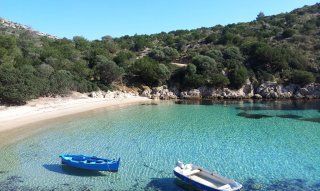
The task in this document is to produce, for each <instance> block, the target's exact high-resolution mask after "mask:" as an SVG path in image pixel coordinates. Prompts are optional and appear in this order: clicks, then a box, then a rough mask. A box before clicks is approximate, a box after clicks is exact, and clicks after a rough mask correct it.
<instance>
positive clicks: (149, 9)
mask: <svg viewBox="0 0 320 191" xmlns="http://www.w3.org/2000/svg"><path fill="white" fill-rule="evenodd" d="M317 2H320V1H319V0H318V1H317V0H0V17H2V18H5V19H8V20H11V21H14V22H18V23H21V24H25V25H28V26H31V27H32V28H34V29H36V30H38V31H41V32H45V33H48V34H52V35H55V36H58V37H60V38H62V37H67V38H72V37H73V36H83V37H85V38H87V39H90V40H93V39H100V38H101V37H103V36H106V35H110V36H112V37H120V36H123V35H134V34H153V33H159V32H162V31H164V32H169V31H172V30H177V29H195V28H200V27H212V26H214V25H217V24H221V25H226V24H231V23H237V22H247V21H252V20H254V19H255V18H256V16H257V14H258V13H259V12H260V11H262V12H264V13H265V15H273V14H278V13H283V12H289V11H291V10H293V9H295V8H299V7H302V6H304V5H313V4H315V3H317Z"/></svg>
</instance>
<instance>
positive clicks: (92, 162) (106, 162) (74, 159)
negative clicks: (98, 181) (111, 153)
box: [59, 154, 120, 172]
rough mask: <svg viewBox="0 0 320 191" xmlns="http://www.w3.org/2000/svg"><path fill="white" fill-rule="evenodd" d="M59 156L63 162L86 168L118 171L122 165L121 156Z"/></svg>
mask: <svg viewBox="0 0 320 191" xmlns="http://www.w3.org/2000/svg"><path fill="white" fill-rule="evenodd" d="M59 157H60V158H61V163H62V164H64V165H67V166H71V167H75V168H80V169H85V170H94V171H111V172H117V171H118V169H119V165H120V158H119V159H118V160H110V159H104V158H98V157H95V156H84V155H68V154H67V155H60V156H59Z"/></svg>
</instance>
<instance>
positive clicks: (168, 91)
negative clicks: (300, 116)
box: [140, 82, 320, 100]
mask: <svg viewBox="0 0 320 191" xmlns="http://www.w3.org/2000/svg"><path fill="white" fill-rule="evenodd" d="M140 96H143V97H148V98H150V99H160V100H170V99H178V98H180V99H269V100H278V99H320V84H319V83H312V84H308V85H306V86H303V87H301V86H298V85H295V84H289V85H282V84H277V83H275V82H265V83H262V84H260V85H258V86H257V87H254V85H253V84H251V83H250V82H248V83H247V84H245V85H244V86H243V87H242V88H240V89H238V90H232V89H229V88H218V89H216V88H208V87H200V88H197V89H190V90H187V91H178V90H177V89H176V88H168V87H167V86H161V87H154V88H149V87H147V86H144V87H143V88H142V91H141V92H140Z"/></svg>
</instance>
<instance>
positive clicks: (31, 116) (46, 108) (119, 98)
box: [0, 92, 149, 132]
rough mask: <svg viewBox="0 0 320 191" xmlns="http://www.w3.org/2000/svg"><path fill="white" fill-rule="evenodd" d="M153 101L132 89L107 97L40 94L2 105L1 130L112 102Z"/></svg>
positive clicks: (108, 104)
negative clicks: (30, 99) (22, 102)
mask: <svg viewBox="0 0 320 191" xmlns="http://www.w3.org/2000/svg"><path fill="white" fill-rule="evenodd" d="M145 101H149V99H148V98H145V97H140V96H136V95H134V94H131V93H120V92H109V93H107V94H106V95H105V96H104V98H102V97H100V98H91V97H88V96H87V95H86V94H80V93H76V92H74V93H73V94H72V95H70V96H68V97H60V98H48V97H45V98H39V99H35V100H32V101H30V102H28V103H27V104H26V105H23V106H13V107H4V106H1V107H0V132H4V131H8V130H12V129H16V128H18V127H21V126H24V125H29V124H32V123H35V122H40V121H44V120H47V119H53V118H58V117H62V116H67V115H72V114H76V113H81V112H86V111H90V110H94V109H99V108H107V107H109V106H110V107H111V106H124V105H128V104H134V103H138V102H145Z"/></svg>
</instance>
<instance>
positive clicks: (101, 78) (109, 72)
mask: <svg viewBox="0 0 320 191" xmlns="http://www.w3.org/2000/svg"><path fill="white" fill-rule="evenodd" d="M93 71H94V77H95V80H96V81H98V82H99V83H101V84H103V85H106V86H109V85H110V84H111V83H112V82H113V81H115V80H118V79H119V78H120V77H121V76H122V75H123V73H124V70H123V68H121V67H119V66H118V65H117V64H116V63H115V62H113V61H111V60H108V59H107V58H105V57H100V59H99V61H98V64H97V65H96V66H95V67H94V68H93Z"/></svg>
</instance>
